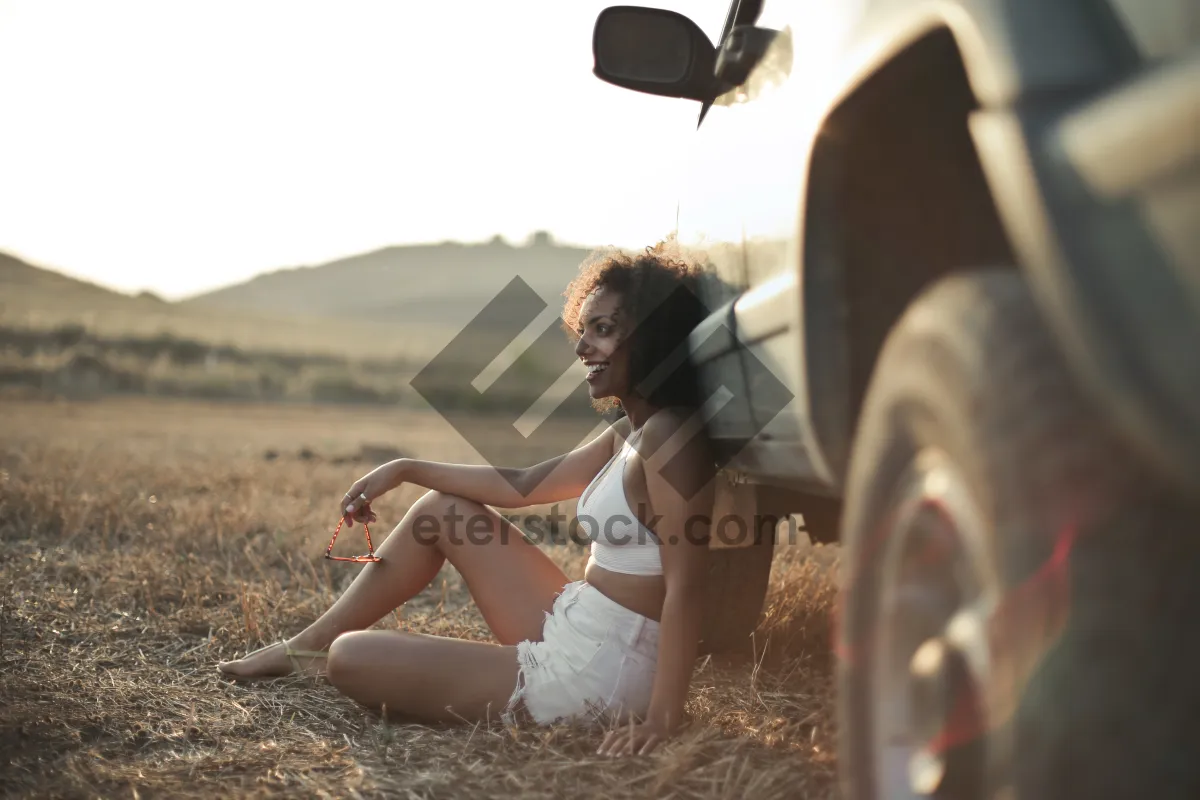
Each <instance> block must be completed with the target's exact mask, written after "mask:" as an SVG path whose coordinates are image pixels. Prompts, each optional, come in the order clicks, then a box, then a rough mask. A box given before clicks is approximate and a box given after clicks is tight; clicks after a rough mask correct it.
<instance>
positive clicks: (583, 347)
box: [575, 336, 591, 358]
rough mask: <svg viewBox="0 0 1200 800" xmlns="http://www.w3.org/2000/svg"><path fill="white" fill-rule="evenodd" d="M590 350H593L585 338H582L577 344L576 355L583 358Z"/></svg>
mask: <svg viewBox="0 0 1200 800" xmlns="http://www.w3.org/2000/svg"><path fill="white" fill-rule="evenodd" d="M590 349H591V347H590V346H589V345H588V343H587V339H586V338H584V337H583V336H580V337H579V341H578V342H576V343H575V355H577V356H579V357H580V358H582V357H583V354H584V353H586V352H587V351H588V350H590Z"/></svg>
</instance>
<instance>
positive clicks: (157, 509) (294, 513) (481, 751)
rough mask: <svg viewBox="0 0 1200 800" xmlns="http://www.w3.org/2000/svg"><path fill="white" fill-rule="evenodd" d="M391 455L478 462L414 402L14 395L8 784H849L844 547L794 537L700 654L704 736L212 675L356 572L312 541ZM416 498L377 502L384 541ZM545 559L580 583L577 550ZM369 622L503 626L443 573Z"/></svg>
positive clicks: (4, 545) (521, 788)
mask: <svg viewBox="0 0 1200 800" xmlns="http://www.w3.org/2000/svg"><path fill="white" fill-rule="evenodd" d="M573 444H575V443H567V444H566V446H565V447H564V449H566V447H570V446H571V445H573ZM389 448H398V450H399V452H403V453H406V454H410V455H414V456H418V457H423V458H434V459H440V460H456V461H464V462H473V463H480V462H481V459H480V458H479V456H478V455H477V454H476V453H475V452H474V451H473V450H472V449H471V448H470V447H469V446H468V445H467V444H466V443H465V442H463V441H462V440H461V438H460V437H458V436H457V435H456V434H454V432H453V431H452V430H451V429H450V428H449V427H448V426H447V425H446V424H445V423H444V422H442V421H441V420H440V419H438V418H437V417H436V416H435V415H433V414H426V413H422V412H413V411H388V410H371V411H362V410H353V409H346V408H332V407H331V408H312V407H274V406H262V405H259V406H252V405H244V406H242V405H206V404H199V403H193V402H170V401H103V402H96V403H61V402H56V403H49V402H15V401H6V402H3V403H0V792H2V793H3V795H4V796H13V797H154V796H164V797H192V796H195V797H218V796H219V797H254V796H263V795H269V796H274V795H286V796H288V797H382V796H401V797H421V798H424V797H484V798H487V797H496V798H499V797H510V796H521V797H567V796H571V797H604V798H608V799H610V800H619V799H620V798H635V797H637V798H641V797H680V798H683V797H695V798H718V797H731V798H756V800H759V799H761V800H769V799H770V798H784V797H787V798H826V797H832V796H834V794H835V792H834V774H835V769H836V763H835V756H834V739H835V731H834V727H833V692H832V678H831V670H830V666H831V664H830V657H829V641H830V632H829V626H830V615H831V611H832V607H833V600H834V588H833V571H834V570H835V569H836V551H835V550H833V549H831V548H816V549H814V548H812V547H810V546H808V545H807V543H803V544H794V543H793V544H788V543H784V544H781V545H779V546H778V549H777V553H776V557H775V563H774V567H773V573H772V579H771V593H770V595H769V597H768V601H767V608H766V611H765V613H764V616H763V620H762V622H761V624H760V626H759V629H758V631H757V632H756V633H755V636H754V637H753V650H752V651H751V652H750V653H749V654H745V655H735V656H721V657H716V658H705V659H702V660H701V661H700V662H699V663H698V664H697V667H696V672H695V677H694V680H693V684H692V690H691V697H690V700H689V705H688V711H689V714H690V716H691V723H690V726H689V727H688V728H687V729H686V730H685V731H684V732H683V733H682V734H680V735H679V736H678V737H677V738H676V739H675V740H673V741H672V742H670V743H669V744H667V745H665V746H663V747H662V748H660V750H659V751H658V752H656V753H654V754H651V755H648V756H640V757H634V758H626V759H620V760H613V759H603V758H600V757H597V756H595V755H594V753H595V749H596V746H597V745H598V744H599V741H600V738H601V736H602V733H600V732H595V731H588V730H583V729H572V728H571V727H569V726H559V727H555V728H537V727H533V726H522V727H513V728H508V727H505V726H503V725H502V724H501V723H500V722H499V721H494V722H492V723H491V724H488V725H471V726H468V725H462V726H449V727H429V726H425V725H420V724H400V723H397V722H394V721H391V722H389V721H387V720H384V719H382V718H380V717H379V716H377V715H373V714H369V713H367V712H365V711H364V710H363V709H361V708H360V707H358V706H356V705H355V704H354V703H352V702H350V701H349V700H346V699H344V698H342V697H341V696H340V695H338V694H337V693H336V692H335V691H334V690H333V689H332V688H331V687H330V686H329V685H328V684H326V683H324V682H323V681H322V680H320V679H315V678H289V679H283V680H279V681H274V682H269V683H262V684H255V685H249V686H245V685H238V684H233V683H230V682H228V681H226V680H223V679H222V678H220V677H219V675H218V673H217V671H216V663H217V661H218V660H221V659H225V658H230V657H233V656H236V655H238V654H240V653H243V652H245V651H247V650H249V649H252V648H255V647H258V646H260V645H262V644H264V643H268V642H271V641H275V640H278V639H279V638H280V637H281V636H283V635H286V634H290V633H292V632H294V631H295V630H297V629H298V628H299V627H301V626H303V625H304V624H305V623H306V622H308V621H309V620H311V619H312V618H313V617H315V616H316V615H317V614H319V613H320V612H321V611H322V610H323V609H324V608H325V607H327V605H328V604H329V603H330V602H331V600H332V598H334V597H335V596H336V594H337V593H338V592H339V591H340V590H341V589H342V588H343V587H344V586H345V585H346V584H347V583H348V581H349V580H350V579H352V577H353V574H354V570H355V569H358V567H356V566H355V565H352V564H343V563H333V562H329V561H325V560H324V559H322V558H321V555H322V552H323V550H324V547H325V545H326V544H327V542H328V537H329V535H330V533H331V531H332V526H333V523H335V522H336V503H337V501H338V499H339V498H340V497H341V494H342V492H344V491H345V489H346V488H347V487H348V486H349V484H350V483H351V482H352V481H353V480H354V479H355V478H357V477H359V476H360V475H361V474H363V473H364V472H366V471H367V470H369V469H370V468H371V467H372V466H374V465H375V463H374V461H373V459H375V460H378V459H380V458H386V457H389V456H388V450H389ZM422 491H423V490H422V489H420V488H419V487H413V486H404V487H401V489H399V490H397V491H396V492H394V493H393V494H392V495H389V496H387V497H386V498H383V499H381V500H380V501H378V502H377V503H375V506H376V509H377V511H378V512H379V514H380V522H379V524H378V526H377V529H378V533H376V538H377V539H381V538H383V534H384V532H386V531H387V530H388V528H389V526H390V525H394V524H395V522H397V521H399V519H400V517H401V516H402V514H403V512H404V511H405V510H406V509H407V507H408V506H409V504H411V503H412V502H413V500H415V499H416V497H418V496H419V495H420V493H421V492H422ZM570 510H571V511H573V508H571V509H570ZM801 538H803V537H801ZM339 543H340V540H339ZM358 545H359V543H354V544H353V547H357V546H358ZM351 549H353V548H351ZM547 550H548V551H549V552H550V553H551V556H552V557H553V558H555V559H556V560H557V561H559V563H561V564H562V565H563V566H564V568H565V569H566V571H567V573H568V575H569V576H571V577H572V578H575V577H580V576H581V573H582V569H583V564H584V561H585V558H586V553H585V551H584V550H582V549H581V548H578V547H577V546H553V545H547ZM379 626H380V627H383V628H389V627H391V628H395V627H401V628H404V629H406V630H414V631H422V632H425V633H433V634H441V635H448V636H461V637H466V638H472V639H482V640H487V639H489V638H490V635H489V632H488V630H487V628H486V626H485V625H484V623H483V620H482V617H481V616H480V615H479V613H478V610H477V609H476V608H475V607H474V605H473V604H472V603H471V601H470V597H469V595H468V594H467V592H466V590H465V588H464V586H463V584H462V582H461V580H460V579H459V577H458V576H457V574H456V573H454V572H453V570H452V569H451V568H447V569H446V570H445V571H444V573H443V574H442V575H441V576H439V578H438V579H437V580H436V581H435V582H434V585H433V586H432V587H431V588H430V589H429V590H428V591H427V592H426V593H424V594H423V595H421V596H420V597H418V598H416V599H414V600H413V601H412V602H410V603H409V604H407V605H406V606H405V607H404V608H403V609H401V610H400V611H399V612H398V613H396V614H394V615H391V616H389V617H388V618H385V619H384V620H383V621H382V622H380V623H379Z"/></svg>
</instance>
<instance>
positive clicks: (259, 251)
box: [0, 0, 728, 298]
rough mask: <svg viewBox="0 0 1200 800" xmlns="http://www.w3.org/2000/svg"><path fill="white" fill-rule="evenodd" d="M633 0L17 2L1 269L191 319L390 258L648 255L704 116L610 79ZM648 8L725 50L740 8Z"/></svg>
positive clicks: (5, 2) (8, 34)
mask: <svg viewBox="0 0 1200 800" xmlns="http://www.w3.org/2000/svg"><path fill="white" fill-rule="evenodd" d="M614 4H617V0H608V1H607V2H592V1H591V0H539V1H536V2H535V1H534V0H524V1H523V0H518V1H517V2H490V1H489V0H460V1H458V2H455V1H453V0H441V1H440V2H437V3H413V2H402V1H401V0H391V1H390V2H366V1H365V0H355V2H351V3H337V2H333V0H330V1H329V2H320V3H316V2H300V1H298V0H285V1H282V2H250V1H249V0H238V2H216V1H215V0H205V1H204V2H182V1H180V2H162V0H146V1H145V2H118V1H117V0H106V2H102V3H101V2H94V1H93V0H79V2H52V1H51V0H22V1H20V2H17V1H10V0H0V115H2V118H3V124H2V125H0V250H5V251H8V252H11V253H13V254H15V255H18V256H21V257H23V258H26V259H27V260H29V261H31V262H33V263H36V264H40V265H43V266H48V267H51V268H54V269H59V270H61V271H63V272H66V273H68V274H72V275H76V276H79V277H83V278H87V279H89V280H93V281H96V282H98V283H102V284H105V285H108V286H111V287H114V288H118V289H122V290H127V291H135V290H139V289H143V288H148V289H152V290H154V291H156V292H159V293H161V294H163V295H165V296H167V297H170V298H175V297H179V296H183V295H186V294H189V293H192V292H196V291H201V290H204V289H208V288H212V287H215V286H218V285H223V284H228V283H231V282H234V281H238V280H242V279H245V278H247V277H249V276H251V275H252V274H254V273H256V272H260V271H263V270H268V269H274V268H277V267H283V266H294V265H299V264H314V263H320V262H322V261H326V260H330V259H333V258H337V257H339V256H343V255H347V254H352V253H357V252H363V251H366V250H371V249H374V248H377V247H382V246H386V245H390V244H400V243H407V242H432V241H441V240H444V239H460V240H466V241H478V240H483V239H486V238H489V237H491V236H492V235H494V234H497V233H499V234H501V235H503V236H505V237H506V238H508V239H509V240H510V241H514V242H518V241H521V240H523V239H524V238H525V237H526V236H527V235H528V234H529V233H530V232H532V231H534V230H539V229H545V230H549V231H551V232H552V233H553V234H554V236H555V237H556V238H559V239H561V240H564V241H570V242H577V243H581V244H587V245H593V244H607V243H612V244H619V245H627V246H641V245H645V244H650V243H652V242H653V241H656V240H657V239H659V238H661V237H662V236H663V235H665V234H666V233H668V232H669V231H671V230H672V229H673V227H674V224H675V197H676V191H677V184H678V175H679V165H680V162H681V157H682V154H683V153H684V152H685V147H686V143H687V140H688V138H689V137H688V133H689V132H690V131H691V130H693V129H694V127H695V121H696V115H697V112H698V110H699V106H698V104H696V103H692V102H688V101H683V100H669V99H665V98H655V97H651V96H648V95H640V94H637V93H635V92H629V91H624V90H621V89H617V88H616V87H613V86H609V85H607V84H604V83H602V82H601V81H599V80H598V79H597V78H595V77H593V76H592V74H591V68H592V56H591V33H592V25H593V23H594V21H595V18H596V14H597V13H598V12H599V11H600V10H601V9H602V8H604V7H605V6H607V5H614ZM647 4H653V5H658V6H661V7H667V8H674V9H676V10H680V11H683V12H684V13H686V14H688V15H689V16H690V17H691V18H692V19H693V20H695V21H696V22H697V23H698V24H699V25H700V26H701V27H702V28H703V29H704V30H705V31H707V32H708V33H709V35H710V37H712V38H715V37H716V35H717V33H718V32H719V30H720V28H721V24H722V22H723V21H724V16H725V10H726V8H727V7H728V0H690V1H689V0H676V1H675V2H654V3H650V2H647Z"/></svg>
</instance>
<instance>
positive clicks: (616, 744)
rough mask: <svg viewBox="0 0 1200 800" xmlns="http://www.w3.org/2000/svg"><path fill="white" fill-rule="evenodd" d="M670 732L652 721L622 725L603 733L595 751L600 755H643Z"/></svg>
mask: <svg viewBox="0 0 1200 800" xmlns="http://www.w3.org/2000/svg"><path fill="white" fill-rule="evenodd" d="M669 738H671V732H670V731H668V730H667V729H666V727H665V726H663V725H659V724H657V723H654V722H641V723H637V724H634V725H623V726H621V727H620V728H615V729H613V730H611V731H609V732H608V733H606V734H605V735H604V741H603V742H601V743H600V749H599V750H597V751H596V754H597V755H601V756H625V755H639V756H640V755H645V754H646V753H649V752H651V751H652V750H654V748H656V747H658V745H659V744H660V743H662V742H664V741H666V740H667V739H669Z"/></svg>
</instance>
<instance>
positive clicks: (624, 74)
mask: <svg viewBox="0 0 1200 800" xmlns="http://www.w3.org/2000/svg"><path fill="white" fill-rule="evenodd" d="M592 54H593V55H594V56H595V59H596V66H595V69H594V70H593V72H594V73H595V75H596V77H598V78H600V80H602V81H606V82H607V83H611V84H613V85H614V86H620V87H622V88H625V89H633V90H634V91H637V92H646V93H647V94H657V95H663V96H665V97H686V98H688V99H689V100H699V101H701V102H707V101H709V100H712V99H713V98H714V97H716V96H717V95H718V94H719V91H718V87H719V83H718V81H717V79H716V78H715V77H714V76H713V68H714V66H715V65H716V57H717V56H716V48H714V47H713V44H712V42H710V41H709V40H708V37H707V36H706V35H705V34H704V31H702V30H700V28H699V27H698V26H697V25H696V23H694V22H692V21H691V20H690V19H688V18H687V17H685V16H683V15H682V14H678V13H676V12H674V11H666V10H664V9H659V8H640V7H638V6H613V7H611V8H606V9H604V10H603V11H601V12H600V16H598V17H597V18H596V28H595V30H594V32H593V34H592Z"/></svg>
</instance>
